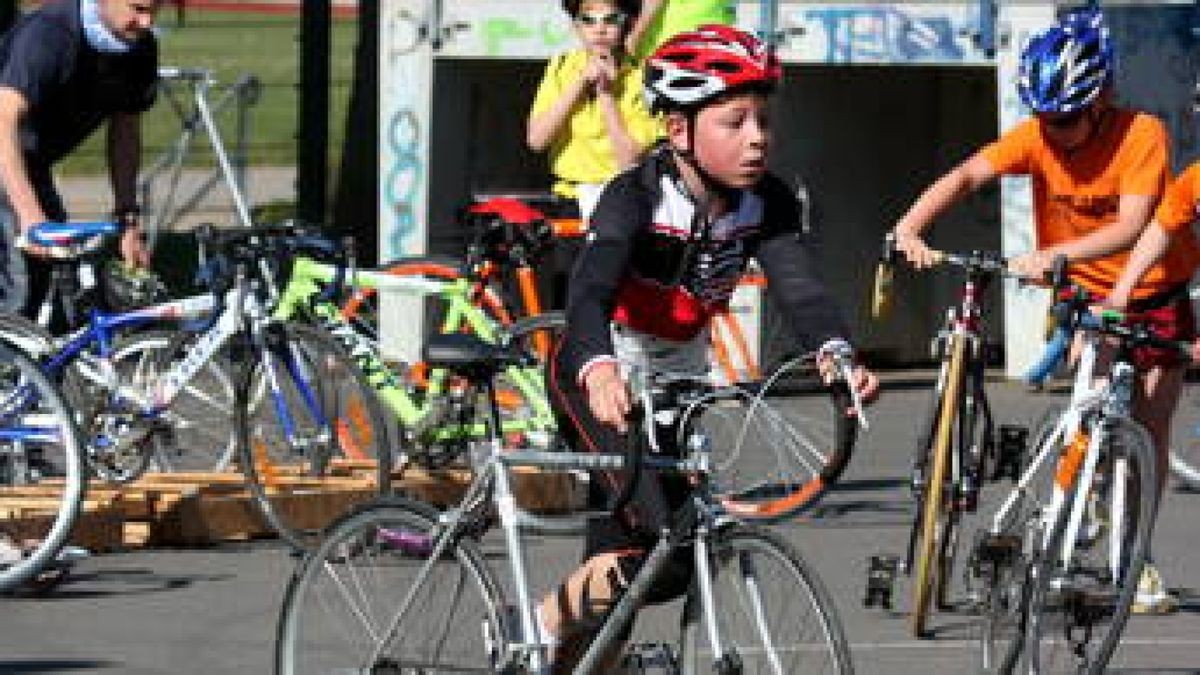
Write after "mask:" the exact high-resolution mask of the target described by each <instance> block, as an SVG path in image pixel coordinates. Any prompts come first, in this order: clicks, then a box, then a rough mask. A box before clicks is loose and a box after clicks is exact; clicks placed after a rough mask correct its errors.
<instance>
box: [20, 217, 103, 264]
mask: <svg viewBox="0 0 1200 675" xmlns="http://www.w3.org/2000/svg"><path fill="white" fill-rule="evenodd" d="M120 231H121V226H120V225H118V224H116V223H112V222H90V223H39V224H37V225H34V226H33V227H31V228H29V232H27V233H26V235H25V239H26V241H25V242H22V241H20V240H18V242H17V247H18V248H24V245H25V244H26V243H28V244H35V245H37V246H41V247H44V248H46V249H47V250H48V251H49V253H50V256H51V257H53V258H60V259H71V258H78V257H80V256H83V255H86V254H88V253H91V252H94V251H96V250H98V249H99V248H100V246H101V245H102V244H103V243H104V238H105V237H107V236H111V235H114V234H117V233H118V232H120Z"/></svg>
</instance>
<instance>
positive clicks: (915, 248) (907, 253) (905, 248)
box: [893, 227, 938, 270]
mask: <svg viewBox="0 0 1200 675" xmlns="http://www.w3.org/2000/svg"><path fill="white" fill-rule="evenodd" d="M893 233H894V234H895V240H896V250H897V251H899V252H901V253H903V254H904V259H905V260H907V261H908V264H910V265H912V266H913V267H915V268H916V269H919V270H920V269H925V268H926V267H933V266H934V265H936V264H937V262H938V258H937V253H935V252H934V250H933V249H931V248H929V246H927V245H926V244H925V240H924V239H921V237H920V235H916V234H913V233H911V232H908V231H906V230H903V229H901V228H898V227H897V228H896V229H895V230H893Z"/></svg>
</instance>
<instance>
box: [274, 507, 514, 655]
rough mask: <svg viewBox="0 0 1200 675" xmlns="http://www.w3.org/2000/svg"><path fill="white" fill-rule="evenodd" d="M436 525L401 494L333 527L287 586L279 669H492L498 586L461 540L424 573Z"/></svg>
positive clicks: (498, 638)
mask: <svg viewBox="0 0 1200 675" xmlns="http://www.w3.org/2000/svg"><path fill="white" fill-rule="evenodd" d="M438 528H439V526H438V524H437V513H436V512H435V511H434V510H433V509H431V508H430V507H428V506H425V505H423V504H419V503H415V502H411V501H409V500H403V499H390V500H387V501H384V502H379V503H376V504H372V505H369V506H366V507H364V508H362V509H360V510H358V511H357V512H355V513H351V514H348V515H346V516H344V517H342V518H341V519H340V520H338V521H337V522H335V523H334V524H333V525H331V526H330V528H329V529H328V530H327V533H326V535H325V536H324V537H323V539H322V542H321V545H320V547H319V548H317V549H316V550H315V551H314V552H313V553H311V554H310V555H309V556H308V557H306V559H305V561H304V563H303V564H302V565H301V566H300V567H299V569H298V570H297V571H296V573H295V574H294V575H293V576H292V579H291V582H290V583H289V585H288V589H287V593H286V595H285V597H284V602H283V608H282V611H281V613H280V617H279V623H278V627H277V631H276V643H275V671H276V672H277V673H282V674H287V675H293V674H294V675H300V674H303V673H322V674H324V673H331V672H404V673H408V672H413V673H416V672H420V673H451V672H453V673H461V672H493V668H494V667H495V666H496V661H495V660H494V657H495V655H496V654H499V653H502V651H503V648H504V639H505V636H507V634H508V633H507V632H506V630H507V629H506V626H505V625H504V623H503V620H504V617H503V614H502V612H501V611H500V610H501V608H503V607H504V606H505V604H504V599H503V596H502V595H501V594H500V590H499V585H498V584H497V583H496V580H495V579H494V578H493V576H492V574H491V571H490V570H489V568H488V567H487V566H486V564H485V563H484V561H483V558H482V555H481V554H480V552H479V549H478V547H477V546H476V545H475V544H474V543H473V542H472V541H470V540H467V539H463V538H456V540H455V541H454V543H453V544H451V545H450V547H449V548H448V549H446V550H444V551H443V554H442V555H441V556H440V557H439V558H438V559H437V561H434V562H432V564H431V566H429V567H428V569H427V571H426V572H425V576H424V577H423V578H420V577H419V575H420V574H421V572H422V570H423V568H425V567H426V564H427V563H429V562H430V560H429V556H430V555H431V553H432V550H431V549H432V547H431V542H432V541H433V537H434V535H435V530H437V529H438ZM419 578H420V581H419V583H418V579H419ZM410 595H411V601H410V603H409V607H410V611H407V612H405V613H403V614H402V615H401V614H399V612H398V610H399V608H400V607H401V606H402V605H403V604H404V602H405V600H406V599H407V598H409V596H410Z"/></svg>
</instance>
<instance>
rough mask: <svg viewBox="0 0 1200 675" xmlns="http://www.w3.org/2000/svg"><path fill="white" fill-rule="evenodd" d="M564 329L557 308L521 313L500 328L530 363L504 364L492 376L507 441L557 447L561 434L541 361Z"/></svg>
mask: <svg viewBox="0 0 1200 675" xmlns="http://www.w3.org/2000/svg"><path fill="white" fill-rule="evenodd" d="M566 329H567V317H566V315H565V314H564V313H563V312H559V311H553V312H543V313H542V314H538V315H537V316H527V317H522V318H520V319H517V320H516V321H514V322H512V324H511V325H508V326H505V327H504V328H503V329H501V331H500V335H499V336H498V339H499V340H500V341H501V342H502V343H505V344H508V345H510V346H514V347H516V348H518V349H520V350H521V351H523V352H524V353H525V354H526V355H527V356H528V357H529V360H530V363H532V364H533V365H529V366H513V367H509V368H506V369H505V370H504V371H503V372H501V373H500V374H499V375H498V376H497V377H496V380H495V386H496V395H497V397H498V400H499V402H500V418H501V425H502V426H511V429H512V431H506V433H505V436H506V443H507V444H508V445H515V446H524V447H534V448H536V449H542V450H547V449H556V448H559V445H560V443H561V437H560V436H559V434H558V427H557V423H556V420H555V417H554V411H553V410H552V409H551V407H550V395H549V391H548V390H547V388H546V387H547V385H546V367H545V363H544V362H545V360H546V359H547V358H549V351H548V349H547V347H548V346H550V345H555V344H557V343H558V342H559V340H561V339H562V336H563V333H564V332H565V331H566ZM517 422H519V423H517ZM526 426H527V427H528V429H521V427H526Z"/></svg>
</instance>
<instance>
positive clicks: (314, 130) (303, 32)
mask: <svg viewBox="0 0 1200 675" xmlns="http://www.w3.org/2000/svg"><path fill="white" fill-rule="evenodd" d="M301 7H302V8H303V10H302V12H303V13H302V16H301V21H300V84H299V87H300V91H299V97H298V100H299V111H298V112H299V116H298V122H299V124H298V129H297V134H296V167H297V175H296V193H297V197H296V211H297V215H298V216H299V217H300V220H301V221H304V222H308V223H323V222H325V210H326V194H325V193H326V189H327V186H328V162H329V155H328V146H329V54H330V14H331V9H332V7H331V0H305V2H303V3H301Z"/></svg>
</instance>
